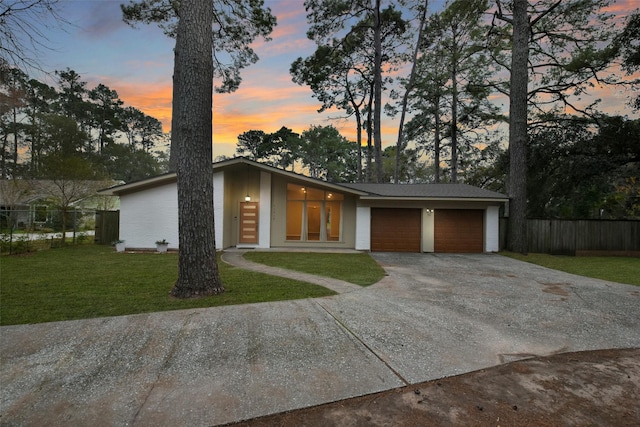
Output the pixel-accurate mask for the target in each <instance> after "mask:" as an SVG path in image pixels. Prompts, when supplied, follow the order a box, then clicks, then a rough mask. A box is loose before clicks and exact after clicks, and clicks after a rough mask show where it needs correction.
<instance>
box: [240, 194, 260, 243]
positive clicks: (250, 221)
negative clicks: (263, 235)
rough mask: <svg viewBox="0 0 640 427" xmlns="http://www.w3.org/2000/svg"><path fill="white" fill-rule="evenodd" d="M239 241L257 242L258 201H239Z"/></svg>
mask: <svg viewBox="0 0 640 427" xmlns="http://www.w3.org/2000/svg"><path fill="white" fill-rule="evenodd" d="M239 242H240V243H258V202H241V203H240V239H239Z"/></svg>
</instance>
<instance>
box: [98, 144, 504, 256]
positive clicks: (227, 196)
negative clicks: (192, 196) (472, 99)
mask: <svg viewBox="0 0 640 427" xmlns="http://www.w3.org/2000/svg"><path fill="white" fill-rule="evenodd" d="M213 171H214V176H213V187H214V209H215V214H214V222H215V233H216V245H217V247H218V249H225V248H230V247H237V248H254V249H260V248H324V249H329V248H332V249H333V248H339V249H356V250H362V251H385V252H394V251H398V252H400V251H401V252H494V251H498V232H499V226H498V223H499V221H498V220H499V211H500V206H501V205H502V204H504V203H505V202H506V201H507V196H505V195H503V194H500V193H496V192H493V191H488V190H484V189H481V188H477V187H473V186H470V185H466V184H362V183H360V184H334V183H330V182H325V181H321V180H318V179H314V178H310V177H307V176H304V175H301V174H298V173H294V172H290V171H285V170H282V169H279V168H275V167H272V166H268V165H264V164H261V163H258V162H255V161H251V160H248V159H246V158H243V157H236V158H233V159H229V160H224V161H221V162H216V163H214V164H213ZM100 193H101V194H108V195H115V196H118V197H119V198H120V239H122V240H125V242H126V247H127V248H128V249H151V248H154V247H155V241H157V240H162V239H166V240H167V241H169V242H170V245H169V247H170V248H174V249H175V248H177V246H178V196H177V180H176V175H175V173H169V174H165V175H161V176H157V177H154V178H149V179H145V180H142V181H137V182H132V183H128V184H124V185H119V186H116V187H111V188H108V189H105V190H102V191H101V192H100Z"/></svg>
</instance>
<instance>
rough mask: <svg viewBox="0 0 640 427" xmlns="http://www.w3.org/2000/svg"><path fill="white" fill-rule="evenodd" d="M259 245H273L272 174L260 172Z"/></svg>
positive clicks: (264, 246)
mask: <svg viewBox="0 0 640 427" xmlns="http://www.w3.org/2000/svg"><path fill="white" fill-rule="evenodd" d="M259 221H260V222H259V224H258V247H259V248H270V247H271V174H270V173H268V172H260V212H259Z"/></svg>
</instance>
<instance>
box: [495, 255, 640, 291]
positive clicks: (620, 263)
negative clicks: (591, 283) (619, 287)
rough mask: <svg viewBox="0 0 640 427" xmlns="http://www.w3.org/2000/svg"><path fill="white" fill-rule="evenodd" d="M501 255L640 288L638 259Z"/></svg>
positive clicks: (639, 263)
mask: <svg viewBox="0 0 640 427" xmlns="http://www.w3.org/2000/svg"><path fill="white" fill-rule="evenodd" d="M501 254H502V255H505V256H508V257H511V258H515V259H518V260H520V261H526V262H530V263H532V264H538V265H541V266H543V267H548V268H553V269H554V270H560V271H565V272H567V273H572V274H577V275H580V276H586V277H594V278H596V279H602V280H608V281H611V282H618V283H627V284H630V285H636V286H640V258H631V257H572V256H559V255H548V254H529V255H521V254H516V253H512V252H501Z"/></svg>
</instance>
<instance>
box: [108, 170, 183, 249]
mask: <svg viewBox="0 0 640 427" xmlns="http://www.w3.org/2000/svg"><path fill="white" fill-rule="evenodd" d="M120 239H122V240H124V241H125V246H126V247H127V248H136V249H154V248H155V247H156V243H155V242H156V240H162V239H166V240H167V241H168V242H169V248H177V247H178V191H177V185H176V183H172V184H167V185H163V186H161V187H155V188H150V189H147V190H145V191H141V192H137V193H133V194H125V195H122V196H120Z"/></svg>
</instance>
